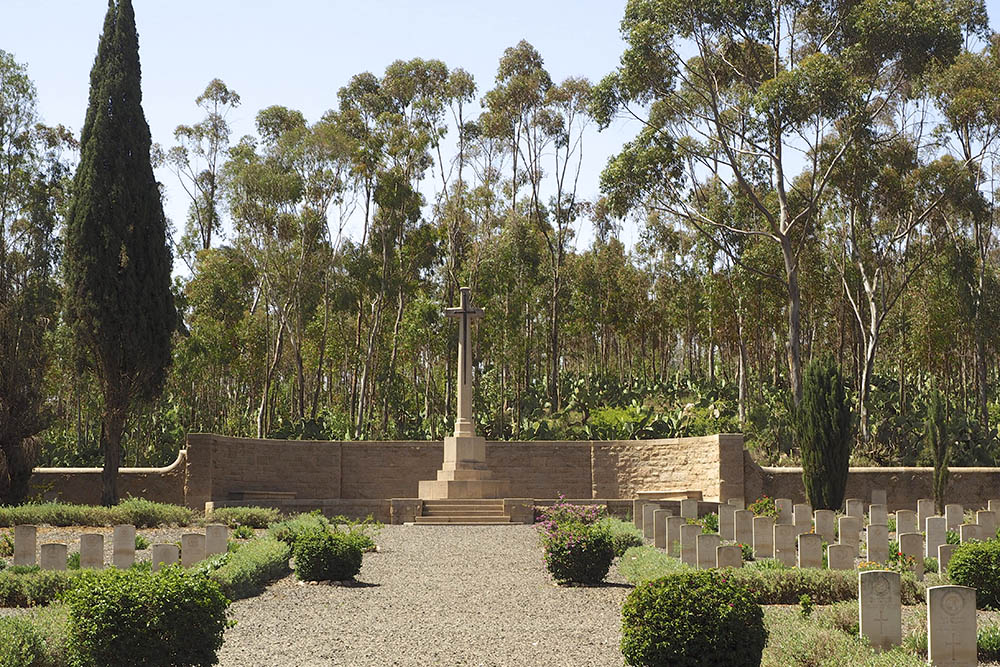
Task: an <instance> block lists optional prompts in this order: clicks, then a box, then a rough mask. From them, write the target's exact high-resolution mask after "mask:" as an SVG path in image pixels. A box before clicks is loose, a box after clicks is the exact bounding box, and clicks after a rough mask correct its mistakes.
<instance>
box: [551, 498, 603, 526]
mask: <svg viewBox="0 0 1000 667" xmlns="http://www.w3.org/2000/svg"><path fill="white" fill-rule="evenodd" d="M606 516H607V508H605V507H604V506H603V505H599V504H594V505H574V504H572V503H568V502H566V496H565V495H564V494H561V493H560V494H559V499H558V500H557V501H556V502H555V503H553V504H552V505H549V506H538V507H535V520H536V521H538V522H543V523H544V522H553V523H583V524H588V525H589V524H593V523H597V522H598V521H600V520H601V519H604V518H605V517H606Z"/></svg>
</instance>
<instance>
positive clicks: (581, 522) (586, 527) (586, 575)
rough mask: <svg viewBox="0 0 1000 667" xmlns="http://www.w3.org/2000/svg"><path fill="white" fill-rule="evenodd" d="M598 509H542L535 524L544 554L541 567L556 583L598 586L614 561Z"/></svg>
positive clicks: (562, 505)
mask: <svg viewBox="0 0 1000 667" xmlns="http://www.w3.org/2000/svg"><path fill="white" fill-rule="evenodd" d="M601 510H603V508H602V507H597V506H594V505H577V506H574V505H571V504H568V503H565V502H561V499H560V503H558V504H557V505H554V506H553V507H551V508H542V510H541V520H540V521H539V522H538V523H536V524H535V527H536V529H537V530H538V534H539V538H540V541H541V544H542V550H543V552H544V554H545V567H546V569H548V571H549V574H551V575H552V578H553V579H555V580H556V581H557V582H559V583H578V584H588V585H593V584H598V583H600V582H602V581H603V580H604V577H606V576H607V574H608V570H609V569H610V568H611V562H612V561H613V560H614V558H615V550H614V543H613V540H612V536H611V531H610V529H609V527H608V524H607V523H605V522H601V521H600V518H601V517H602V515H603V512H602V511H601Z"/></svg>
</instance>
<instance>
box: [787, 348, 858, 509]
mask: <svg viewBox="0 0 1000 667" xmlns="http://www.w3.org/2000/svg"><path fill="white" fill-rule="evenodd" d="M802 375H803V376H802V400H801V401H800V402H799V405H798V407H797V408H796V409H795V432H796V436H797V438H798V441H799V447H800V448H801V452H802V482H803V484H804V485H805V490H806V497H807V498H808V499H809V503H810V504H811V505H812V506H813V508H815V509H829V510H836V509H839V508H840V506H841V504H842V503H843V502H844V491H845V489H846V488H847V469H848V466H849V465H850V459H851V447H852V445H853V443H854V415H853V414H852V413H851V402H850V399H849V398H848V396H847V391H846V389H845V387H844V378H843V377H842V376H841V374H840V368H839V367H838V366H837V363H836V361H835V360H834V358H833V355H831V354H829V353H827V354H823V355H822V356H820V357H818V358H816V359H814V360H812V361H811V362H810V363H809V365H808V366H806V369H805V372H804V373H803V374H802Z"/></svg>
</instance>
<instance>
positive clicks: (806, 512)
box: [792, 503, 813, 535]
mask: <svg viewBox="0 0 1000 667" xmlns="http://www.w3.org/2000/svg"><path fill="white" fill-rule="evenodd" d="M812 511H813V510H812V507H810V506H809V505H807V504H806V503H796V504H795V505H793V506H792V523H793V524H794V525H795V533H796V535H801V534H803V533H808V532H809V531H810V530H812Z"/></svg>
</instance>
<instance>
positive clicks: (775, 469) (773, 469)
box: [760, 466, 1000, 475]
mask: <svg viewBox="0 0 1000 667" xmlns="http://www.w3.org/2000/svg"><path fill="white" fill-rule="evenodd" d="M760 469H761V470H763V471H764V472H766V473H770V474H780V473H796V474H799V475H801V474H802V467H801V466H760ZM933 471H934V468H932V467H926V466H922V467H917V466H912V467H904V466H895V467H888V466H887V467H885V468H882V467H878V466H866V467H858V468H855V467H851V468H848V472H851V473H872V474H873V473H881V474H886V473H888V474H894V473H895V474H906V473H917V472H920V473H928V472H933ZM948 471H949V472H955V473H996V474H1000V468H974V467H959V466H948Z"/></svg>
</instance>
